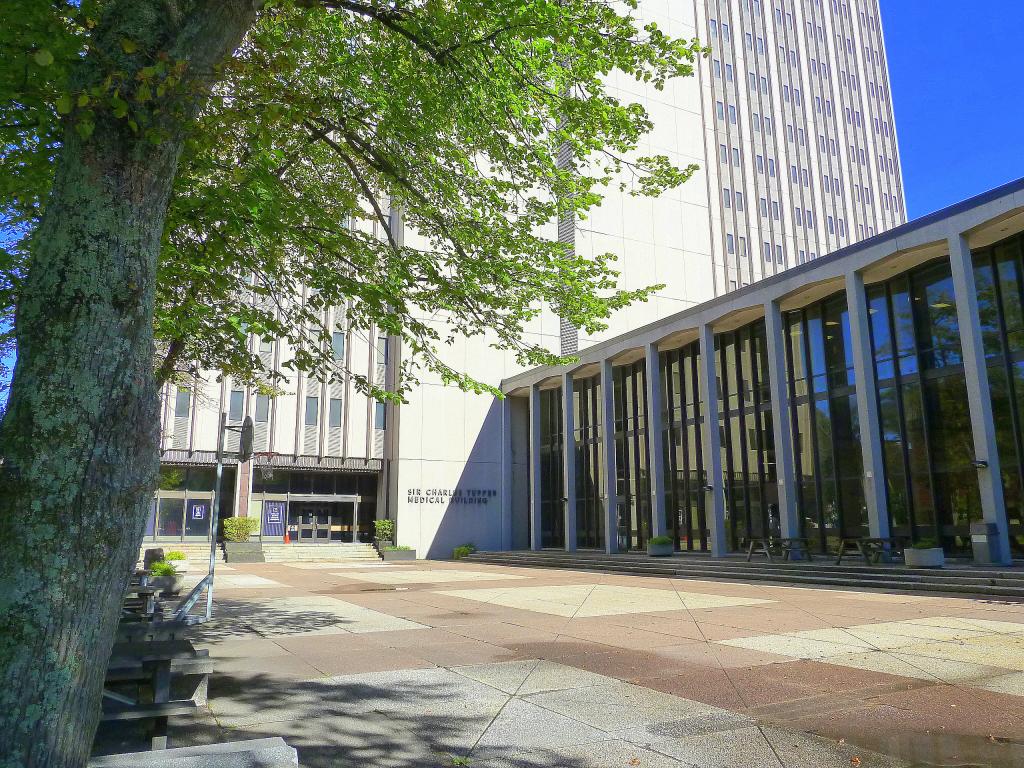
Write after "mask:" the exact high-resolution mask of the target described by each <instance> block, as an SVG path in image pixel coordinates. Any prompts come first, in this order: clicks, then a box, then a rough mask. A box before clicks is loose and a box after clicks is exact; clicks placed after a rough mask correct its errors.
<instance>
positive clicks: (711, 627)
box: [171, 562, 1024, 768]
mask: <svg viewBox="0 0 1024 768" xmlns="http://www.w3.org/2000/svg"><path fill="white" fill-rule="evenodd" d="M217 584H218V587H217V599H216V618H215V620H214V621H213V622H211V623H210V624H207V625H204V626H202V627H200V628H198V631H197V632H196V633H195V638H196V641H197V642H198V643H201V644H203V645H204V646H205V647H208V648H209V650H210V654H211V655H212V656H213V657H214V658H215V659H216V670H217V671H216V673H215V675H214V677H213V679H212V680H211V683H210V698H209V707H208V710H204V712H203V714H202V716H201V717H199V718H196V719H195V720H194V721H189V720H187V719H181V720H179V721H177V724H176V725H175V724H172V731H171V735H172V738H171V741H172V745H174V746H186V745H189V744H194V743H204V742H210V741H220V740H237V739H247V738H258V737H263V736H282V737H284V739H285V740H286V741H287V742H288V743H289V744H291V745H293V746H295V747H296V748H298V750H299V756H300V761H301V764H302V765H303V766H307V767H314V766H359V767H360V768H378V767H379V768H385V767H387V768H403V767H406V766H409V767H411V766H452V765H469V766H479V767H480V768H485V767H486V768H505V767H506V766H509V767H511V766H521V767H526V766H530V767H536V768H541V767H542V766H543V767H544V768H551V767H552V766H558V767H562V766H565V767H566V768H618V767H619V766H621V767H622V768H633V767H635V766H645V767H647V768H662V767H665V768H667V767H668V766H699V767H700V768H715V767H716V766H721V768H733V766H743V767H744V768H760V767H761V766H764V767H765V768H767V767H768V766H771V767H773V768H778V767H779V766H786V768H790V767H793V768H797V767H800V768H804V767H806V768H821V767H827V766H850V765H853V766H862V768H869V767H871V766H952V765H956V766H974V765H979V766H999V767H1002V766H1007V767H1008V766H1020V765H1024V604H1019V603H1013V602H1003V601H997V600H973V599H964V598H957V597H942V596H920V595H909V594H887V593H879V592H858V591H839V590H829V589H808V588H797V587H787V586H776V585H765V584H763V583H760V584H745V583H732V582H721V581H698V580H687V579H670V578H651V577H635V576H615V575H609V574H598V573H591V572H583V571H557V570H543V569H525V568H508V567H499V566H488V565H483V564H481V563H472V564H470V565H466V566H463V565H460V564H458V563H448V562H426V563H425V562H416V563H409V564H407V565H402V564H381V565H365V566H360V567H358V568H348V567H343V566H340V565H338V564H331V563H298V564H294V565H290V564H261V565H237V566H234V567H221V568H220V569H219V570H218V579H217Z"/></svg>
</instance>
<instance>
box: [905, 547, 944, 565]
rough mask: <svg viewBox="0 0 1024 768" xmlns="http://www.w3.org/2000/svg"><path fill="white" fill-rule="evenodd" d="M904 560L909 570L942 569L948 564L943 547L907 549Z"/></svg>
mask: <svg viewBox="0 0 1024 768" xmlns="http://www.w3.org/2000/svg"><path fill="white" fill-rule="evenodd" d="M903 558H904V560H905V561H906V563H907V567H908V568H941V567H942V566H944V565H945V564H946V553H945V552H943V551H942V547H930V548H929V549H912V548H907V549H906V550H905V551H904V553H903Z"/></svg>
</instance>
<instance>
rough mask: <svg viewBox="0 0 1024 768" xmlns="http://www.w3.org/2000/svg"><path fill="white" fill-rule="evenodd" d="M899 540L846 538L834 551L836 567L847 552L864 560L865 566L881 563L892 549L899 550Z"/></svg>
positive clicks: (866, 537) (874, 537) (873, 537)
mask: <svg viewBox="0 0 1024 768" xmlns="http://www.w3.org/2000/svg"><path fill="white" fill-rule="evenodd" d="M899 544H900V539H898V538H894V537H877V536H848V537H844V538H842V539H840V540H839V547H838V548H837V550H836V565H839V564H840V563H841V562H843V556H844V555H845V554H846V553H847V552H856V553H859V554H860V555H861V557H863V558H864V563H865V565H874V564H877V563H878V562H880V561H881V559H882V557H883V556H885V555H887V554H888V553H889V552H891V551H892V550H893V549H899Z"/></svg>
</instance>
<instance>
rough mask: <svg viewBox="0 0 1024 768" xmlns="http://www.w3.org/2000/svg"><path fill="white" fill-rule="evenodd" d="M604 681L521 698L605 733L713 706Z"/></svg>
mask: <svg viewBox="0 0 1024 768" xmlns="http://www.w3.org/2000/svg"><path fill="white" fill-rule="evenodd" d="M604 680H605V682H603V683H601V684H599V685H590V686H586V687H582V688H570V689H567V690H562V691H548V692H545V693H535V694H529V695H527V696H525V697H524V698H525V699H526V700H527V701H529V702H532V703H534V704H538V705H539V706H542V707H545V708H546V709H550V710H552V711H554V712H559V713H561V714H565V715H568V716H570V717H573V718H575V719H577V720H579V721H580V722H581V723H585V724H587V725H589V726H591V727H593V728H600V729H601V730H604V731H607V732H611V731H619V730H621V729H624V728H631V727H643V726H647V725H651V724H654V723H667V722H672V721H675V720H680V719H682V718H686V717H689V716H691V715H696V714H700V713H707V712H711V711H714V710H715V709H716V708H715V707H712V706H710V705H708V704H703V703H701V702H698V701H692V700H690V699H683V698H680V697H678V696H672V695H670V694H667V693H661V692H659V691H652V690H651V689H650V688H644V687H642V686H639V685H631V684H629V683H623V682H620V681H618V680H610V679H609V678H604Z"/></svg>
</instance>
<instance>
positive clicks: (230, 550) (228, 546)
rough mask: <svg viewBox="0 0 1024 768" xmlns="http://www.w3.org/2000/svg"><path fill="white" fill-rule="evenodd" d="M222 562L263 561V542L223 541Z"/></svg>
mask: <svg viewBox="0 0 1024 768" xmlns="http://www.w3.org/2000/svg"><path fill="white" fill-rule="evenodd" d="M224 562H226V563H265V562H266V560H265V559H264V558H263V544H261V543H260V542H259V541H225V542H224Z"/></svg>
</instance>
